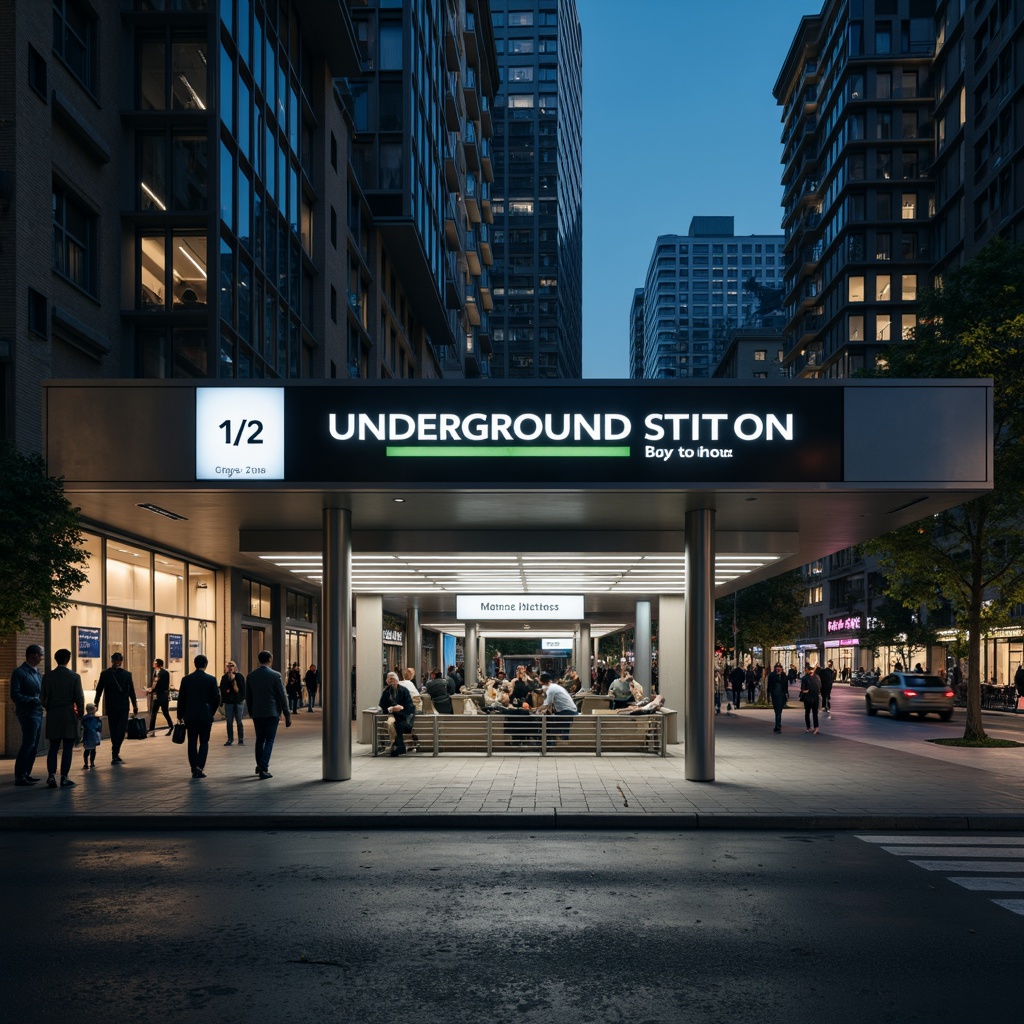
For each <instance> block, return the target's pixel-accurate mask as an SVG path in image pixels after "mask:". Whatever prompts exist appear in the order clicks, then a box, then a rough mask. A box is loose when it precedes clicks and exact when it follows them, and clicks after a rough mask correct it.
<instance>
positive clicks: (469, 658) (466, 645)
mask: <svg viewBox="0 0 1024 1024" xmlns="http://www.w3.org/2000/svg"><path fill="white" fill-rule="evenodd" d="M462 655H463V661H464V662H465V670H466V689H467V690H472V689H475V688H476V666H477V661H476V656H477V649H476V623H475V622H467V623H466V639H465V641H464V642H463V644H462Z"/></svg>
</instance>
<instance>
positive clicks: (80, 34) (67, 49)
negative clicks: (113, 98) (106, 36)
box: [53, 0, 96, 92]
mask: <svg viewBox="0 0 1024 1024" xmlns="http://www.w3.org/2000/svg"><path fill="white" fill-rule="evenodd" d="M95 47H96V19H95V18H94V17H93V13H92V11H91V10H90V9H89V7H88V6H87V5H86V4H85V3H83V2H82V0H53V51H54V53H56V54H57V56H58V57H60V59H61V60H62V61H64V63H65V64H66V65H67V67H68V70H69V71H70V72H71V73H72V74H73V75H74V76H75V78H77V79H78V80H79V81H80V82H81V83H82V85H84V86H85V87H86V89H88V90H89V91H90V92H93V91H94V88H95V84H94V79H95V71H96V67H95V65H96V52H95Z"/></svg>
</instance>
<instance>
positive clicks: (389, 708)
mask: <svg viewBox="0 0 1024 1024" xmlns="http://www.w3.org/2000/svg"><path fill="white" fill-rule="evenodd" d="M377 703H378V704H379V705H380V709H381V711H384V712H386V713H387V715H388V716H389V718H388V732H389V734H390V733H391V732H392V730H393V733H394V739H393V740H392V743H391V749H390V750H389V753H390V754H391V756H392V757H401V756H402V755H403V754H405V753H406V749H405V733H412V723H413V721H414V720H415V718H416V709H415V708H414V707H413V705H412V693H411V692H410V690H409V689H408V688H407V687H405V686H403V685H402V684H401V682H400V681H399V679H398V673H397V672H389V673H388V674H387V676H386V677H385V680H384V690H383V691H382V693H381V695H380V700H379V701H378V702H377ZM392 719H393V721H392Z"/></svg>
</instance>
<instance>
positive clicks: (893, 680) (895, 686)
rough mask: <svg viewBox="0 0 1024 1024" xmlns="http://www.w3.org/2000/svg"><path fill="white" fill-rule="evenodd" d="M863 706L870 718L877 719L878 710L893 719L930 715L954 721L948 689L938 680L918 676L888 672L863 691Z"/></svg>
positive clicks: (937, 678)
mask: <svg viewBox="0 0 1024 1024" xmlns="http://www.w3.org/2000/svg"><path fill="white" fill-rule="evenodd" d="M864 703H865V705H866V710H867V713H868V714H869V715H877V714H878V711H879V709H880V708H881V709H882V710H884V711H888V712H889V714H890V715H892V717H893V718H905V717H906V716H907V715H909V714H915V715H917V716H918V717H920V718H924V716H925V715H927V714H928V713H929V712H930V711H934V712H935V714H937V715H938V716H939V718H941V719H942V721H943V722H948V721H949V720H950V718H952V717H953V691H952V690H951V689H950V687H949V685H948V684H947V683H945V682H943V680H941V679H940V678H939V677H938V676H929V675H922V674H921V673H920V672H890V673H889V675H887V676H883V677H882V678H881V679H880V680H879V681H878V682H877V683H876V684H875V685H874V686H869V687H868V688H867V689H866V690H865V691H864Z"/></svg>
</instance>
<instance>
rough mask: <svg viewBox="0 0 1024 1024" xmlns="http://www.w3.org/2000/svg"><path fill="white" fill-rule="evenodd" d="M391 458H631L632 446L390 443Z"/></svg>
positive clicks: (388, 450) (388, 449)
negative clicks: (630, 450) (559, 446)
mask: <svg viewBox="0 0 1024 1024" xmlns="http://www.w3.org/2000/svg"><path fill="white" fill-rule="evenodd" d="M387 454H388V456H389V457H393V458H399V459H436V458H449V459H628V458H629V445H604V446H592V447H586V446H584V445H570V446H567V447H561V448H532V447H529V446H528V445H498V446H492V447H487V448H475V447H473V446H472V445H452V446H451V447H448V446H447V445H388V448H387Z"/></svg>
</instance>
